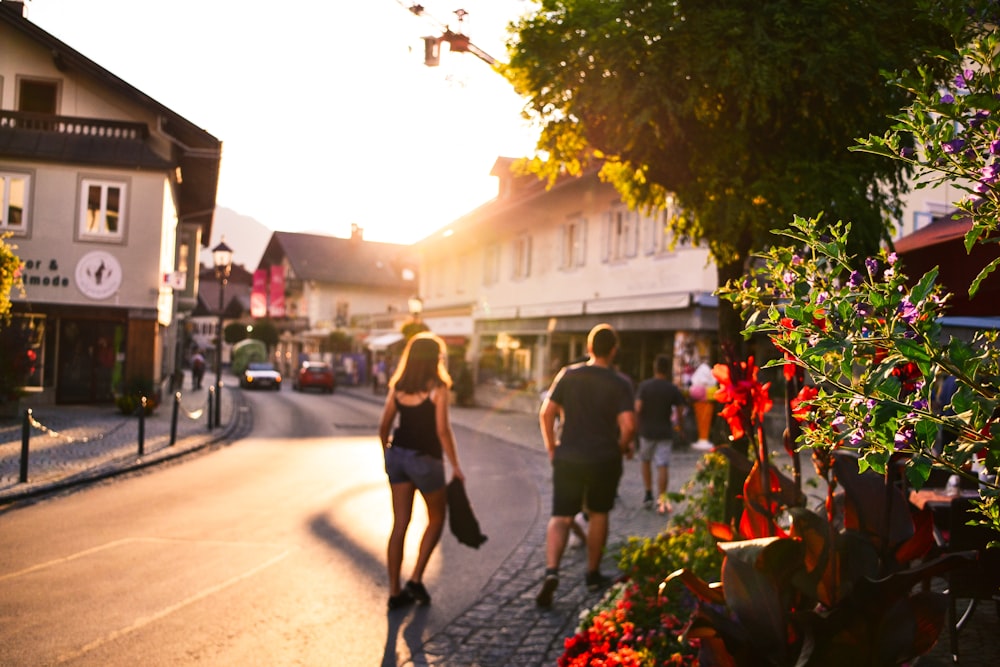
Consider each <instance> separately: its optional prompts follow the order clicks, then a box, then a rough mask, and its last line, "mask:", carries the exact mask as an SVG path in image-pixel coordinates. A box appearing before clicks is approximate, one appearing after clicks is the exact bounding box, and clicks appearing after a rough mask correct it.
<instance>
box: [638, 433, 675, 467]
mask: <svg viewBox="0 0 1000 667" xmlns="http://www.w3.org/2000/svg"><path fill="white" fill-rule="evenodd" d="M673 444H674V441H673V440H671V439H669V438H667V439H664V440H659V439H656V438H644V437H642V436H639V460H640V461H645V462H647V463H648V462H649V461H652V462H653V463H654V464H655V465H656V467H657V468H665V467H667V466H669V465H670V453H671V450H672V448H673Z"/></svg>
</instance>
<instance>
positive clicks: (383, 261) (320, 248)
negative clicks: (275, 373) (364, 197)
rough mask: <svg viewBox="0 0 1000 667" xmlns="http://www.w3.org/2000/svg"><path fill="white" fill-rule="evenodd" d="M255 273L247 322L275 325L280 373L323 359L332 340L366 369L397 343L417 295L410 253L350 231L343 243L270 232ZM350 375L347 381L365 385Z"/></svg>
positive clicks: (362, 375) (414, 264) (337, 239)
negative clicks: (264, 320)
mask: <svg viewBox="0 0 1000 667" xmlns="http://www.w3.org/2000/svg"><path fill="white" fill-rule="evenodd" d="M255 273H256V274H257V275H258V276H259V277H260V278H259V280H258V281H256V286H255V288H254V291H253V292H252V293H251V297H250V307H251V315H252V317H254V318H260V317H268V318H269V319H271V320H272V321H273V322H274V323H275V324H276V325H277V327H278V330H279V332H280V335H281V343H280V344H279V346H278V350H277V351H276V353H275V361H276V362H277V364H278V365H279V368H280V370H282V372H285V373H288V372H291V371H293V370H295V369H296V368H297V367H298V364H299V361H300V360H302V359H305V358H313V359H318V358H323V357H324V355H326V357H329V356H330V351H331V350H330V345H329V341H330V340H331V338H330V337H331V335H332V334H336V335H339V336H341V337H342V340H344V341H350V342H351V345H352V348H351V349H352V351H354V352H365V353H366V358H365V361H364V368H365V369H368V368H371V363H372V361H373V359H372V357H373V355H375V356H377V355H378V354H379V353H385V352H386V351H387V350H389V348H391V347H392V345H393V344H395V343H397V342H399V341H401V339H402V335H401V334H400V329H401V328H402V325H403V323H404V322H405V321H406V320H407V319H408V318H409V317H410V314H409V309H410V306H409V301H410V299H411V298H412V297H413V296H414V295H415V293H416V291H417V262H416V259H415V257H414V254H413V249H412V248H411V247H409V246H404V245H399V244H394V243H379V242H372V241H366V240H364V232H363V230H361V229H360V228H358V227H357V226H356V225H355V226H353V227H352V231H351V237H350V238H341V237H335V236H325V235H321V234H301V233H294V232H275V233H274V234H273V236H272V237H271V241H270V243H268V245H267V248H265V250H264V254H263V255H262V257H261V260H260V264H259V265H258V267H257V270H256V271H255ZM278 304H280V305H278ZM356 371H357V369H356V368H352V369H349V371H348V374H349V375H351V376H352V377H360V378H361V380H362V381H363V380H364V379H366V378H367V373H360V375H359V374H358V373H357V372H356Z"/></svg>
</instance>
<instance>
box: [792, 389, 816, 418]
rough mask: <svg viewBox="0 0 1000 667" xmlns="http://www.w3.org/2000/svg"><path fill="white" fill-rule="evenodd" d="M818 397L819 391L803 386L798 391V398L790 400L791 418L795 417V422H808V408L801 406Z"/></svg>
mask: <svg viewBox="0 0 1000 667" xmlns="http://www.w3.org/2000/svg"><path fill="white" fill-rule="evenodd" d="M818 395H819V389H817V388H816V387H810V386H805V387H802V389H801V390H800V391H799V393H798V396H796V397H795V398H793V399H792V400H791V404H792V416H793V417H795V419H796V420H797V421H800V422H808V421H810V419H809V412H810V408H809V406H808V405H803V404H804V403H806V402H807V401H811V400H812V399H814V398H816V397H817V396H818Z"/></svg>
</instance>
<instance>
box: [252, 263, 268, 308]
mask: <svg viewBox="0 0 1000 667" xmlns="http://www.w3.org/2000/svg"><path fill="white" fill-rule="evenodd" d="M266 316H267V271H265V270H264V269H257V270H256V271H254V272H253V289H252V290H251V291H250V317H254V318H256V317H266Z"/></svg>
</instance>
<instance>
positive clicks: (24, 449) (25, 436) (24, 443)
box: [18, 408, 31, 484]
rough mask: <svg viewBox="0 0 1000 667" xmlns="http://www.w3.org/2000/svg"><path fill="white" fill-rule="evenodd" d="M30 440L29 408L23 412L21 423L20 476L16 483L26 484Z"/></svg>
mask: <svg viewBox="0 0 1000 667" xmlns="http://www.w3.org/2000/svg"><path fill="white" fill-rule="evenodd" d="M29 440H31V408H27V409H26V410H25V411H24V421H22V422H21V475H20V477H19V478H18V481H19V482H20V483H21V484H27V483H28V441H29Z"/></svg>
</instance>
